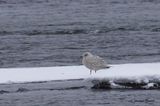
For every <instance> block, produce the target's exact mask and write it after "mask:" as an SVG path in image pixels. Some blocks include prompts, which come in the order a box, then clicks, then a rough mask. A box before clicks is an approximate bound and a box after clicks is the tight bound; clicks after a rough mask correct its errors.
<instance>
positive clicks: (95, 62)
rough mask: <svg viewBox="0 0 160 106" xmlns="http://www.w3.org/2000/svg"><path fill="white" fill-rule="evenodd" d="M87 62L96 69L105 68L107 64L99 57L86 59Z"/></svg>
mask: <svg viewBox="0 0 160 106" xmlns="http://www.w3.org/2000/svg"><path fill="white" fill-rule="evenodd" d="M88 62H89V63H90V64H92V65H93V66H96V67H106V66H107V63H106V62H105V61H104V59H103V58H101V57H99V56H93V57H90V58H89V59H88Z"/></svg>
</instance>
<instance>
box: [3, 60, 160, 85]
mask: <svg viewBox="0 0 160 106" xmlns="http://www.w3.org/2000/svg"><path fill="white" fill-rule="evenodd" d="M110 66H111V68H109V69H103V70H99V71H97V72H96V73H94V72H93V73H92V75H90V73H89V70H88V69H87V68H85V67H84V66H59V67H37V68H1V69H0V83H23V82H36V81H52V80H69V79H89V80H98V81H104V80H106V81H109V82H110V83H112V84H111V85H115V86H117V84H119V81H120V82H125V83H126V81H129V82H133V81H134V82H136V83H142V82H143V83H147V84H148V86H147V85H144V86H147V87H150V86H152V85H155V84H153V83H154V82H153V81H155V80H157V81H159V80H160V63H134V64H118V65H110ZM151 80H152V82H150V81H151ZM117 82H118V83H117Z"/></svg>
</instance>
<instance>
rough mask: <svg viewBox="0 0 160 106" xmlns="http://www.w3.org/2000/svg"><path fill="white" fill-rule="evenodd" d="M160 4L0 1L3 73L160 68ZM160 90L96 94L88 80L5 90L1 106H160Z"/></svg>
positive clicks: (154, 0)
mask: <svg viewBox="0 0 160 106" xmlns="http://www.w3.org/2000/svg"><path fill="white" fill-rule="evenodd" d="M159 10H160V1H159V0H0V67H1V68H12V67H43V66H45V67H46V66H68V65H80V64H81V58H80V56H81V55H82V53H83V52H85V51H90V52H92V53H94V54H97V55H100V56H102V57H104V59H105V60H106V61H107V62H108V63H109V64H123V63H141V62H145V63H146V62H147V63H150V62H160V11H159ZM159 104H160V93H159V91H158V90H92V89H90V84H89V83H86V82H85V81H84V80H78V81H77V80H75V81H60V82H55V81H51V82H39V83H24V84H1V85H0V106H61V105H63V106H75V105H78V106H80V105H86V106H89V105H90V106H104V105H107V106H117V105H118V106H128V105H129V106H150V105H153V106H159Z"/></svg>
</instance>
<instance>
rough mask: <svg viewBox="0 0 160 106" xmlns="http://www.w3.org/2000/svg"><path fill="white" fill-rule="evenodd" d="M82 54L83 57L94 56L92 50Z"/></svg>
mask: <svg viewBox="0 0 160 106" xmlns="http://www.w3.org/2000/svg"><path fill="white" fill-rule="evenodd" d="M82 56H83V57H87V56H92V54H91V53H90V52H85V53H83V55H82Z"/></svg>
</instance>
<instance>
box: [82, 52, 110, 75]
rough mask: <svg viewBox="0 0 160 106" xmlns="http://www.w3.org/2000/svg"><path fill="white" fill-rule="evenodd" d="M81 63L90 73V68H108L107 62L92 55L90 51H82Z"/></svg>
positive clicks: (95, 69)
mask: <svg viewBox="0 0 160 106" xmlns="http://www.w3.org/2000/svg"><path fill="white" fill-rule="evenodd" d="M82 64H83V65H85V66H86V67H87V68H89V69H90V74H91V72H92V70H94V71H95V72H96V71H97V70H100V69H105V68H109V66H108V65H107V63H106V62H105V61H104V60H103V59H102V58H101V57H99V56H96V55H92V54H91V53H90V52H85V53H83V59H82Z"/></svg>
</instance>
